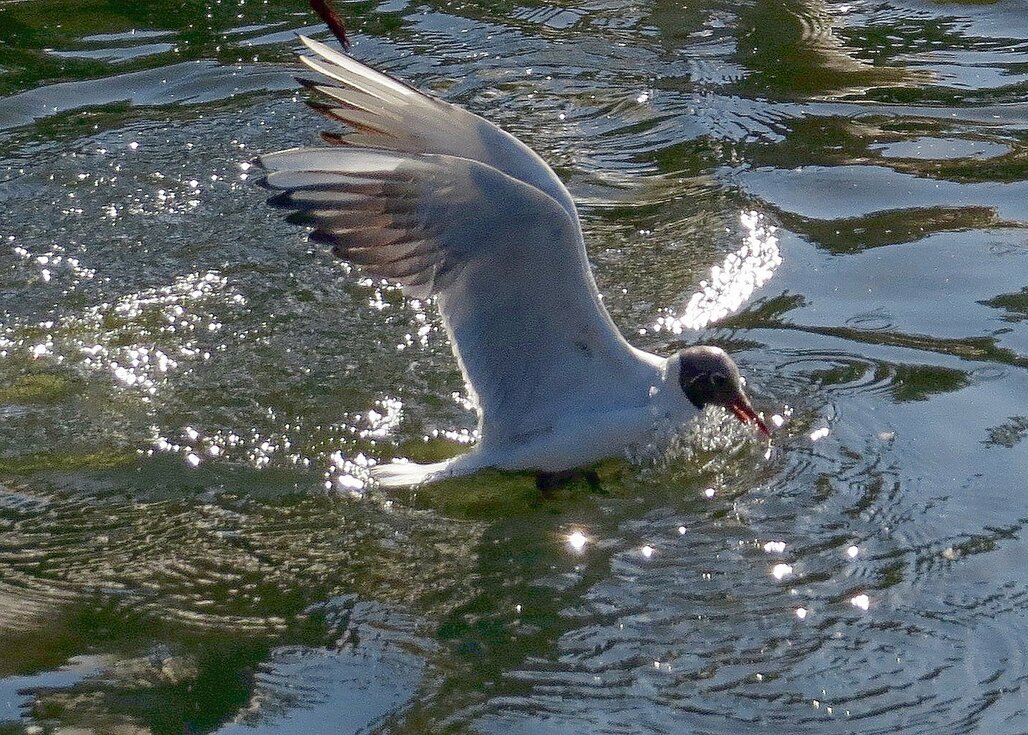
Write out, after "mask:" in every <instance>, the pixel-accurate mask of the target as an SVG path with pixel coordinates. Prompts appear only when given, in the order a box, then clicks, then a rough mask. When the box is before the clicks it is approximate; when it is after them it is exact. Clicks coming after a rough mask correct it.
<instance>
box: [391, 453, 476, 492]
mask: <svg viewBox="0 0 1028 735" xmlns="http://www.w3.org/2000/svg"><path fill="white" fill-rule="evenodd" d="M453 464H454V460H453V459H448V460H446V461H445V462H433V463H432V464H417V463H416V462H392V463H390V464H380V465H377V466H375V467H372V468H371V477H372V478H373V479H374V480H375V482H377V483H378V484H379V486H381V487H410V486H412V485H424V484H425V483H429V482H437V481H438V480H444V479H446V478H447V477H453V476H454V475H460V474H464V473H462V472H455V471H454V470H455V469H456V468H455V467H453Z"/></svg>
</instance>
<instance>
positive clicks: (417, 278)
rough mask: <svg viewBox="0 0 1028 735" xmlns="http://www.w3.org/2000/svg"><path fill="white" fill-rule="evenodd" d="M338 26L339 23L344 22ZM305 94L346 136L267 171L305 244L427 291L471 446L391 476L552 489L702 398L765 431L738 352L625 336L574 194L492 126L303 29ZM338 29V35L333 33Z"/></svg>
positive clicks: (386, 474)
mask: <svg viewBox="0 0 1028 735" xmlns="http://www.w3.org/2000/svg"><path fill="white" fill-rule="evenodd" d="M337 35H338V34H337ZM300 40H301V41H302V43H303V44H304V46H305V47H306V48H307V49H308V50H309V51H310V54H304V55H301V56H300V61H301V63H302V64H303V65H304V66H305V67H306V68H307V70H308V71H309V72H310V73H311V76H309V77H305V78H298V81H299V82H300V83H301V84H303V85H304V86H305V87H307V88H308V89H309V90H311V91H312V92H313V93H314V94H315V95H317V97H318V98H319V99H317V100H312V101H311V102H310V104H311V106H312V107H314V109H316V110H317V111H319V112H321V113H322V114H324V115H325V116H327V117H328V118H330V119H332V120H334V121H335V122H339V123H343V124H344V125H345V126H346V128H347V129H348V130H347V132H346V133H343V134H341V133H337V132H325V133H322V138H323V139H324V140H325V141H326V142H328V143H330V144H332V145H331V147H307V148H293V149H290V150H285V151H280V152H277V153H271V154H267V155H263V156H260V157H259V158H258V159H257V163H258V165H259V166H261V167H262V168H263V169H264V172H265V173H264V177H263V179H262V180H261V184H262V185H263V186H264V187H265V188H267V189H270V190H272V191H274V192H276V193H275V194H274V195H273V196H272V197H271V198H270V199H269V200H268V201H269V203H270V204H271V205H273V206H275V207H279V208H284V209H287V210H291V213H290V214H289V215H288V217H287V219H288V221H290V222H292V223H294V224H298V225H303V226H306V227H310V228H313V230H312V231H311V232H310V234H309V238H310V240H312V241H314V242H318V243H323V244H325V245H328V246H329V247H331V249H332V252H333V254H335V255H336V256H338V257H339V258H342V259H344V260H347V261H349V262H351V263H354V264H357V265H358V266H360V267H361V268H362V269H363V270H364V271H365V272H366V273H367V274H368V275H370V276H373V277H375V278H381V279H386V280H388V281H391V282H393V283H396V284H399V285H400V286H401V288H402V290H403V292H404V293H405V294H406V295H407V296H408V297H410V298H416V299H428V298H434V300H435V303H436V305H437V306H438V309H439V311H440V313H441V315H442V322H443V325H444V327H445V329H446V333H447V335H448V337H449V340H450V343H451V345H452V346H453V352H454V355H455V356H456V359H457V364H458V365H459V367H460V369H461V372H462V373H463V376H464V381H465V383H466V386H467V392H468V395H469V397H470V398H471V401H472V403H473V405H474V406H475V408H476V410H477V412H478V419H479V420H478V442H477V444H476V445H475V446H474V447H473V448H472V449H471V450H470V451H469V452H467V453H465V454H461V455H459V456H456V457H453V458H451V459H448V460H446V461H444V462H435V463H431V464H417V463H413V462H407V461H402V460H399V461H393V462H392V463H388V464H379V465H377V466H375V467H373V468H372V470H371V472H372V476H373V478H374V479H375V480H376V481H377V482H378V484H379V485H380V486H383V487H404V486H415V485H420V484H423V483H428V482H434V481H438V480H443V479H446V478H450V477H457V476H461V475H468V474H472V473H474V472H477V471H479V470H483V469H486V468H494V469H498V470H504V471H528V472H534V473H536V484H537V486H538V487H539V488H540V489H542V490H549V489H552V488H553V487H556V486H558V485H560V484H563V483H564V482H567V481H569V480H570V479H574V478H576V477H582V476H584V477H585V478H586V479H587V480H589V481H590V484H594V483H595V482H596V481H597V478H596V474H595V472H594V471H591V470H588V469H583V468H589V467H590V466H592V465H594V464H595V463H597V462H599V461H600V460H603V459H606V458H609V457H614V456H618V455H621V454H623V453H624V452H625V450H626V448H628V447H630V446H633V445H640V444H642V443H646V442H648V441H651V440H652V438H653V436H654V432H655V431H658V430H659V429H660V427H662V426H667V427H677V426H680V425H682V424H685V423H687V422H688V421H690V420H692V419H693V418H694V417H696V416H697V415H698V414H699V413H700V412H701V411H703V409H704V408H705V407H706V406H723V407H724V408H726V409H728V410H730V411H731V412H732V413H733V414H735V416H736V417H737V418H738V419H739V420H740V421H741V422H743V423H752V424H754V425H755V426H756V427H757V428H759V430H760V431H761V432H763V433H764V434H765V435H769V431H768V428H767V426H766V425H765V423H764V422H763V421H762V420H761V418H760V416H758V414H757V412H756V411H755V410H754V408H753V406H752V404H751V403H750V400H749V399H748V398H747V397H746V394H745V393H744V391H743V380H742V378H741V376H740V374H739V369H738V368H737V367H736V365H735V363H734V362H733V360H732V358H731V357H729V356H728V354H726V353H725V352H724V350H722V349H720V348H718V347H714V346H706V345H701V346H694V347H688V348H686V349H683V350H680V351H678V352H676V353H675V354H673V355H671V356H670V357H661V356H659V355H655V354H651V353H649V352H645V351H643V350H640V349H637V348H635V347H633V346H632V345H631V344H629V343H628V341H627V340H626V339H625V338H624V336H623V335H622V334H621V333H620V332H619V331H618V328H617V327H616V326H615V324H614V322H613V320H612V319H611V317H610V314H608V313H607V310H606V308H604V305H603V302H602V301H601V298H600V294H599V291H598V290H597V288H596V282H595V280H594V279H593V275H592V271H591V270H590V266H589V261H588V258H587V256H586V250H585V244H584V241H583V238H582V229H581V225H580V223H579V219H578V213H577V211H576V209H575V203H574V201H573V200H572V198H571V194H570V193H569V192H568V190H567V189H566V188H565V186H564V185H563V184H562V183H561V181H560V179H559V178H557V175H556V174H555V173H554V172H553V169H551V168H550V167H549V166H548V165H547V164H546V163H545V162H544V161H543V159H542V158H540V157H539V156H538V155H537V154H536V153H535V152H533V151H532V150H531V149H530V148H529V147H528V146H526V145H525V144H524V143H522V142H521V141H519V140H518V139H517V138H515V137H514V136H512V135H510V134H509V133H507V132H505V131H503V130H501V129H500V128H499V127H497V126H495V125H493V124H491V123H489V122H487V121H485V120H483V119H482V118H481V117H479V116H477V115H475V114H473V113H471V112H468V111H467V110H464V109H462V108H460V107H457V106H455V105H452V104H449V103H447V102H444V101H442V100H439V99H436V98H434V97H431V96H429V95H427V94H424V93H422V92H420V91H418V90H416V89H414V88H413V87H411V86H408V85H407V84H405V83H403V82H401V81H399V80H397V79H395V78H393V77H391V76H388V75H386V74H384V73H382V72H379V71H376V70H374V69H372V68H370V67H368V66H366V65H364V64H362V63H360V62H358V61H356V60H355V59H353V58H352V57H351V56H348V55H345V54H342V53H339V52H337V51H335V50H333V49H332V48H330V47H329V46H326V45H325V44H323V43H320V42H318V41H315V40H313V39H310V38H307V37H304V36H300ZM341 40H343V39H341Z"/></svg>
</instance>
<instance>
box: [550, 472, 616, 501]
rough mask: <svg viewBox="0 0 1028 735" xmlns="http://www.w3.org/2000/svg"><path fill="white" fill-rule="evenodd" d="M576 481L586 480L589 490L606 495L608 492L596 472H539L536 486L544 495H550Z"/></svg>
mask: <svg viewBox="0 0 1028 735" xmlns="http://www.w3.org/2000/svg"><path fill="white" fill-rule="evenodd" d="M575 480H585V481H586V482H587V483H588V484H589V490H590V491H591V492H594V493H599V494H601V495H605V494H606V491H605V490H604V489H603V486H602V485H601V484H600V476H599V475H598V474H596V470H565V471H564V472H539V473H538V474H536V476H535V486H536V488H538V490H539V492H541V493H542V494H543V495H549V494H550V493H552V492H553V491H554V490H556V489H557V488H561V487H564V486H565V485H567V484H568V483H571V482H574V481H575Z"/></svg>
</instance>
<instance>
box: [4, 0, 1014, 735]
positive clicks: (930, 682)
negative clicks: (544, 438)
mask: <svg viewBox="0 0 1028 735" xmlns="http://www.w3.org/2000/svg"><path fill="white" fill-rule="evenodd" d="M340 9H341V10H342V12H343V14H344V15H345V16H346V17H347V18H348V19H349V20H350V23H351V28H352V31H353V38H354V47H353V54H354V55H355V56H356V57H358V58H360V59H362V60H364V61H367V62H369V63H371V64H373V65H375V66H377V67H379V68H381V69H384V70H388V71H390V72H392V73H394V74H396V75H398V76H400V77H402V78H403V79H406V80H408V81H410V82H411V83H413V84H415V85H417V86H419V87H421V88H423V89H426V90H430V91H432V92H433V93H435V94H437V95H439V96H441V97H443V98H444V99H446V100H449V101H452V102H454V103H457V104H459V105H462V106H464V107H467V108H468V109H470V110H472V111H474V112H475V113H478V114H480V115H482V116H483V117H485V118H486V119H488V120H491V121H493V122H495V123H498V124H499V125H501V126H503V127H505V128H506V129H507V130H509V131H511V132H512V133H514V134H515V135H517V136H519V137H520V138H521V139H522V140H524V141H525V142H526V143H528V144H529V145H531V146H532V147H533V148H534V149H536V150H537V151H538V152H539V153H540V154H541V155H542V156H543V157H544V158H545V159H546V160H548V161H549V162H551V164H552V165H553V166H554V168H555V170H556V171H557V172H558V173H559V174H560V176H561V177H562V178H563V179H564V181H565V182H567V184H568V187H569V188H570V190H571V192H572V193H573V195H574V196H575V199H576V201H577V202H578V203H579V208H580V211H581V215H582V219H583V224H584V230H585V236H586V241H587V244H588V248H589V252H590V256H591V259H592V262H593V264H594V266H595V273H596V277H597V280H598V282H599V284H600V287H601V290H602V291H603V293H604V296H605V303H606V305H607V306H608V308H609V309H610V311H611V313H612V315H613V317H614V319H615V321H616V322H617V323H618V325H619V326H620V327H621V328H622V330H623V331H624V332H625V333H626V334H627V335H628V336H629V337H630V339H631V340H632V341H633V342H634V343H635V344H637V345H639V346H641V347H645V348H648V349H651V350H654V351H659V352H668V351H671V350H673V349H677V348H679V347H681V346H683V345H685V344H692V343H697V342H715V343H717V344H720V345H722V346H724V347H726V348H727V349H729V350H730V351H731V352H732V353H733V354H734V355H735V356H736V358H737V360H738V362H739V363H740V365H741V367H742V369H743V371H744V372H745V374H746V375H747V376H748V379H749V390H750V391H751V393H752V394H753V396H754V399H755V402H756V403H757V405H758V407H759V408H760V409H761V410H762V411H764V413H765V415H766V416H767V417H768V418H769V419H771V418H772V417H773V418H774V421H775V423H776V425H778V428H777V429H776V431H775V434H774V439H773V442H772V444H771V448H770V449H768V447H767V445H766V444H765V443H762V442H761V441H760V440H759V439H758V437H756V436H755V435H754V434H752V433H750V432H747V431H745V430H743V429H742V428H741V427H739V426H738V425H737V424H736V423H735V422H734V420H733V419H730V418H729V417H726V416H724V415H720V414H716V413H711V414H710V415H707V416H705V417H704V418H703V420H702V421H701V422H700V424H699V425H698V426H696V427H694V428H693V430H692V431H690V432H685V433H683V435H682V436H680V437H679V438H678V439H677V440H676V441H674V442H672V443H671V445H669V446H666V447H662V448H661V449H659V450H658V449H650V450H647V451H644V452H640V453H638V456H635V457H633V458H632V461H631V462H622V461H612V462H609V463H605V464H604V465H603V466H602V467H601V468H600V472H601V475H602V477H603V481H604V485H605V488H606V490H607V494H606V495H596V494H591V493H589V492H588V491H587V489H586V488H585V487H584V486H582V487H578V486H574V487H571V488H570V489H568V490H566V491H563V492H561V493H558V494H557V496H556V497H555V498H553V499H542V498H540V497H539V496H538V494H537V492H536V490H535V488H534V485H533V481H532V478H531V477H529V476H527V475H503V474H500V473H491V474H490V473H487V474H483V475H479V476H476V477H473V478H468V479H464V480H461V481H453V482H450V483H445V484H442V485H439V486H433V487H429V488H426V489H423V490H419V491H417V492H413V491H403V492H394V493H389V494H385V493H383V492H381V491H379V490H376V489H375V488H374V487H371V486H370V485H368V484H366V482H365V480H366V478H367V466H368V464H369V463H370V462H372V461H376V460H388V459H390V458H392V457H394V456H406V457H411V458H416V459H430V458H433V457H442V456H447V455H450V454H453V453H456V452H458V451H461V449H462V448H463V447H464V446H466V444H467V443H468V442H470V441H473V438H474V437H473V434H472V432H473V429H474V425H475V420H474V416H473V414H472V413H471V412H470V410H469V408H468V404H467V400H466V395H465V394H464V389H463V385H462V383H461V379H460V375H459V373H458V371H457V368H456V366H455V364H454V361H453V359H452V356H451V354H450V349H449V346H448V344H447V342H446V338H445V335H444V334H443V333H442V330H441V325H440V321H439V318H438V315H437V314H436V312H435V311H434V310H433V308H432V306H431V305H430V304H419V303H412V302H406V301H404V299H403V298H402V296H401V294H400V293H399V292H398V291H396V290H395V289H391V288H389V287H387V286H385V285H383V284H380V283H376V282H374V281H371V280H368V279H366V278H365V277H364V276H363V275H362V274H361V273H360V272H359V271H358V270H353V269H350V268H347V267H346V266H344V265H343V264H341V263H339V262H337V261H335V260H333V259H332V258H331V257H330V256H329V255H328V254H327V253H326V252H324V251H323V249H322V248H320V247H317V246H312V245H309V244H307V243H306V241H305V237H304V233H303V232H302V231H300V230H298V229H296V228H294V227H292V226H290V225H288V224H286V223H284V222H282V221H281V220H280V218H279V216H278V213H276V212H275V211H273V210H271V209H270V208H268V207H266V205H265V204H264V192H262V191H261V190H259V189H257V188H256V187H255V186H253V176H252V173H253V172H252V171H250V170H248V168H247V163H248V161H250V160H251V159H252V158H253V157H254V156H255V155H257V154H260V153H262V152H268V151H274V150H277V149H281V148H286V147H291V146H296V145H301V144H310V143H312V142H315V141H316V139H317V132H318V131H319V130H320V129H321V128H322V126H323V125H325V124H326V121H324V120H323V119H322V118H320V117H319V116H317V115H315V114H313V113H312V112H311V111H310V110H308V109H307V108H306V106H305V105H304V104H303V94H301V92H300V91H299V90H298V85H297V84H296V83H295V82H294V81H293V78H292V77H293V74H295V73H297V71H298V70H297V67H296V65H295V64H294V62H293V54H294V52H295V51H296V50H297V48H298V45H299V44H298V43H297V41H296V39H295V33H296V32H297V31H298V30H301V29H303V28H304V27H307V28H308V32H310V33H313V34H315V35H316V36H317V37H319V38H323V39H327V37H328V36H327V33H325V32H324V31H323V30H322V28H321V26H320V25H319V23H318V22H317V20H316V19H314V18H313V17H312V16H311V15H310V13H309V12H308V11H307V9H306V7H305V4H304V3H302V2H301V1H300V0H290V1H289V2H286V1H285V0H264V2H262V3H258V2H255V1H254V0H250V1H249V2H246V1H245V0H238V1H236V0H233V1H231V2H229V1H228V0H218V1H217V2H196V3H184V4H176V3H164V2H157V3H114V2H100V1H90V0H77V1H71V0H59V1H58V2H51V3H44V2H41V1H40V0H26V1H25V2H2V3H0V732H3V733H42V732H47V733H49V732H55V733H57V732H64V733H72V732H74V733H81V732H96V733H168V734H179V733H207V732H224V733H233V735H245V734H246V733H262V734H264V733H297V734H299V733H331V734H333V735H346V734H349V733H382V734H391V735H400V734H402V733H408V734H411V735H414V734H421V733H482V734H491V733H497V734H500V733H502V734H503V735H514V734H525V735H550V734H558V733H560V734H564V733H632V734H633V735H637V734H649V733H674V734H676V735H677V734H678V733H696V734H697V735H700V734H708V733H710V734H715V733H716V734H724V735H742V734H745V733H760V734H762V735H763V734H764V733H785V734H787V735H807V734H809V735H815V734H816V735H822V734H832V733H837V734H850V733H852V734H854V735H855V734H858V733H859V734H860V735H870V734H872V733H911V734H913V733H930V734H931V735H943V734H950V733H952V734H957V733H959V734H964V733H979V734H981V735H1019V734H1023V733H1028V654H1026V647H1028V541H1026V539H1025V530H1024V527H1025V523H1026V520H1028V492H1026V491H1028V487H1026V484H1028V483H1026V475H1028V401H1026V396H1028V63H1026V59H1028V6H1026V5H1025V3H1024V0H998V1H996V2H929V1H928V0H848V1H847V2H839V1H836V0H831V1H826V0H738V1H733V2H729V1H728V0H695V1H694V0H684V1H683V2H666V1H665V0H642V2H627V1H625V2H609V1H608V0H583V1H581V2H578V1H576V0H569V2H565V3H562V4H547V3H501V2H464V1H460V0H458V1H457V2H447V3H436V2H432V1H431V0H430V1H429V2H425V3H417V4H414V3H407V2H404V0H387V1H386V2H384V3H381V4H376V3H373V2H354V3H347V4H345V5H343V6H341V8H340ZM712 269H714V270H713V271H712ZM575 542H577V543H575Z"/></svg>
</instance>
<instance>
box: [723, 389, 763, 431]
mask: <svg viewBox="0 0 1028 735" xmlns="http://www.w3.org/2000/svg"><path fill="white" fill-rule="evenodd" d="M728 407H729V408H730V409H731V410H732V413H734V414H735V417H736V418H737V419H739V421H741V422H742V423H744V424H748V423H750V422H751V421H752V422H753V423H755V424H756V425H757V428H758V429H760V432H761V433H762V434H763V435H764V436H771V430H770V429H768V428H767V424H765V423H764V421H763V420H762V419H761V418H760V416H758V415H757V412H756V411H754V410H753V406H752V405H751V404H750V402H749V401H748V400H747V399H746V396H742V395H740V396H739V397H738V398H736V399H735V400H734V401H732V403H731V404H730V405H729V406H728Z"/></svg>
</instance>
